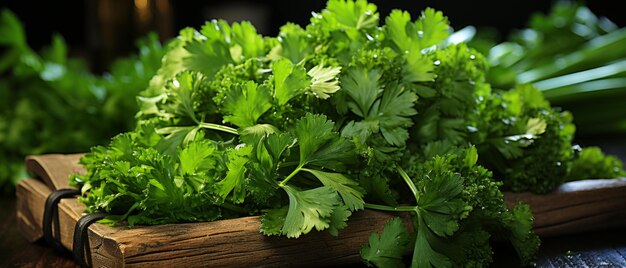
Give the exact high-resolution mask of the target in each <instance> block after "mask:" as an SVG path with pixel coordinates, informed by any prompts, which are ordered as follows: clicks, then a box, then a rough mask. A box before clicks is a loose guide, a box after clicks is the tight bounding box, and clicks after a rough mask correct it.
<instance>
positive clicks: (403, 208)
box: [365, 203, 417, 212]
mask: <svg viewBox="0 0 626 268" xmlns="http://www.w3.org/2000/svg"><path fill="white" fill-rule="evenodd" d="M365 207H366V208H369V209H375V210H382V211H404V212H415V211H417V206H397V207H392V206H385V205H378V204H370V203H365Z"/></svg>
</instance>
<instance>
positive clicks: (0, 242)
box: [0, 197, 626, 268]
mask: <svg viewBox="0 0 626 268" xmlns="http://www.w3.org/2000/svg"><path fill="white" fill-rule="evenodd" d="M542 240H543V244H542V246H541V248H540V251H539V258H538V260H537V266H538V267H555V268H556V267H626V227H625V228H623V229H613V230H603V231H598V232H592V233H584V234H578V235H570V236H564V237H553V238H545V239H542ZM494 250H495V253H496V254H495V256H494V257H495V262H494V264H493V266H494V267H515V266H517V265H516V264H515V262H516V261H515V255H514V253H513V252H512V250H511V249H510V248H507V247H505V246H504V244H502V245H499V244H496V245H495V249H494ZM0 267H55V268H56V267H59V268H63V267H72V268H74V267H77V266H76V264H75V263H74V261H73V260H72V259H71V258H70V257H68V256H62V255H59V254H57V253H55V252H54V251H53V250H52V249H51V248H49V247H47V246H46V245H45V244H44V243H42V242H41V241H40V242H36V243H32V244H31V243H29V242H28V241H26V239H24V238H23V237H22V236H21V235H20V233H19V232H18V228H17V225H16V216H15V198H14V197H0Z"/></svg>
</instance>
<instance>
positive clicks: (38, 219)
mask: <svg viewBox="0 0 626 268" xmlns="http://www.w3.org/2000/svg"><path fill="white" fill-rule="evenodd" d="M81 156H82V154H74V155H58V154H57V155H41V156H30V157H27V159H26V167H27V169H28V170H29V171H31V172H32V173H33V174H35V175H36V176H37V177H38V178H39V179H27V180H24V181H22V182H20V183H19V184H18V185H17V190H16V193H17V218H18V224H19V228H20V231H21V232H22V234H23V235H24V236H25V237H26V238H27V239H28V240H29V241H31V242H32V241H36V240H38V239H41V238H42V236H43V231H42V219H43V209H44V204H45V201H46V198H47V197H48V195H49V194H50V193H51V192H52V190H53V189H65V188H70V186H69V185H68V177H69V175H70V174H72V173H74V172H85V171H84V169H83V167H82V166H81V165H80V164H78V160H79V159H80V157H81ZM505 199H506V202H507V204H509V205H514V204H516V203H518V202H526V203H528V204H530V205H531V209H532V210H533V213H534V215H535V230H536V232H537V233H538V234H539V235H540V236H544V237H545V236H555V235H565V234H573V233H578V232H583V231H589V230H598V229H603V228H610V227H616V226H624V225H626V210H625V209H624V208H625V207H626V179H615V180H589V181H578V182H571V183H566V184H564V185H562V186H561V187H560V188H559V189H558V190H557V191H555V192H554V193H551V194H548V195H533V194H528V193H505ZM84 208H85V206H84V205H83V204H81V203H79V202H78V201H77V200H76V199H75V198H73V199H63V200H61V202H60V203H59V226H60V230H59V231H60V240H61V243H62V244H63V245H64V246H65V247H66V248H68V249H72V238H73V237H72V236H73V233H74V225H75V224H76V221H78V219H79V218H80V217H81V216H82V212H83V210H84ZM393 216H395V215H394V214H391V213H384V212H377V211H371V210H366V211H360V212H356V213H355V214H354V215H353V216H352V217H351V218H350V224H349V225H348V227H347V228H346V229H344V230H342V231H341V232H340V234H339V236H338V237H333V236H330V235H329V234H328V233H327V232H315V231H314V232H312V233H310V234H307V235H305V236H303V237H301V238H299V239H288V238H285V237H267V236H264V235H262V234H261V233H259V225H260V222H259V217H256V216H255V217H244V218H238V219H228V220H220V221H215V222H201V223H183V224H166V225H158V226H139V227H135V228H133V229H130V228H127V227H110V226H107V225H102V224H98V223H95V224H93V225H91V226H90V227H89V241H90V243H89V244H90V254H91V259H92V264H93V266H94V267H187V268H188V267H199V266H201V267H207V266H219V267H249V266H296V267H303V266H310V267H313V266H315V267H320V266H330V265H333V266H338V265H342V264H348V263H358V262H359V258H360V257H359V249H360V245H362V244H365V243H366V242H367V239H368V236H369V234H370V233H371V232H372V231H380V230H381V229H382V227H383V225H384V224H385V222H386V221H387V220H388V219H390V218H391V217H393ZM405 216H406V214H405ZM405 219H406V218H405Z"/></svg>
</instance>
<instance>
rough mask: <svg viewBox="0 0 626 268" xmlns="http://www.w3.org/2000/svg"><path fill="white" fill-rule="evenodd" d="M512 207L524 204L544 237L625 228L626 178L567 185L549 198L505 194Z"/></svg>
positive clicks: (586, 181)
mask: <svg viewBox="0 0 626 268" xmlns="http://www.w3.org/2000/svg"><path fill="white" fill-rule="evenodd" d="M504 196H505V201H506V203H507V205H508V206H509V207H511V206H513V205H515V204H517V203H519V202H524V203H527V204H529V205H530V208H531V210H532V212H533V215H534V217H535V226H534V228H535V232H537V234H539V235H540V236H542V237H549V236H557V235H564V234H575V233H580V232H585V231H589V230H602V229H607V228H612V227H617V226H626V178H620V179H611V180H584V181H574V182H568V183H564V184H563V185H561V186H560V187H559V188H557V189H556V190H555V191H554V192H552V193H550V194H546V195H537V194H531V193H505V195H504Z"/></svg>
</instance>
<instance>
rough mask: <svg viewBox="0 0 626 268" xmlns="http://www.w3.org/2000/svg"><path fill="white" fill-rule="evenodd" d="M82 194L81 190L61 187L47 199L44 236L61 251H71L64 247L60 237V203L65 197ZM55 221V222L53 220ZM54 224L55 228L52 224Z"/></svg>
mask: <svg viewBox="0 0 626 268" xmlns="http://www.w3.org/2000/svg"><path fill="white" fill-rule="evenodd" d="M76 195H80V191H79V190H76V189H60V190H56V191H54V192H52V193H51V194H50V195H49V196H48V198H47V199H46V205H45V206H44V210H43V225H42V229H43V237H44V239H45V240H46V243H48V245H50V246H51V247H52V248H53V249H55V250H56V251H58V252H60V253H64V254H69V253H70V251H69V250H67V249H66V248H64V247H63V244H61V239H60V238H59V236H60V235H59V234H60V231H59V229H60V227H59V207H58V204H59V202H60V201H61V199H63V198H70V197H74V196H76ZM53 221H54V222H53ZM53 224H54V229H52V225H53Z"/></svg>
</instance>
